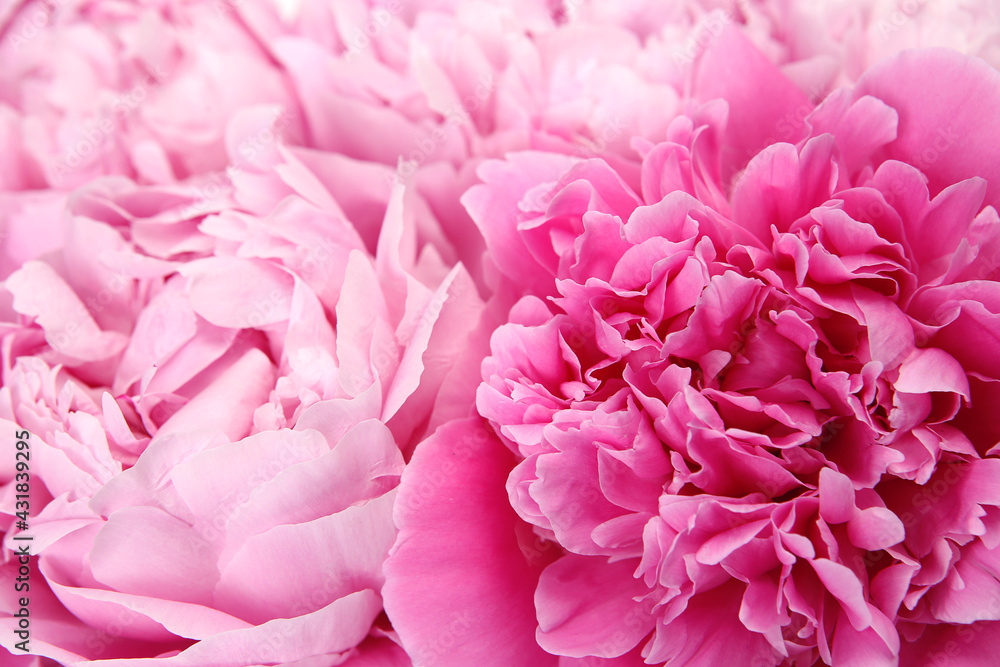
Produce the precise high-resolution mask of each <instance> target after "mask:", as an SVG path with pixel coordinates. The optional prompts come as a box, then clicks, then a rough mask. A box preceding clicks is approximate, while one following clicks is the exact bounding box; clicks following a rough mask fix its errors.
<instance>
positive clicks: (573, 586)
mask: <svg viewBox="0 0 1000 667" xmlns="http://www.w3.org/2000/svg"><path fill="white" fill-rule="evenodd" d="M637 565H638V560H637V559H626V560H621V561H617V562H614V563H608V561H607V559H606V558H603V557H599V556H578V555H576V554H569V555H567V556H564V557H563V558H560V559H559V560H558V561H556V562H555V563H553V564H552V565H549V566H548V567H547V568H545V571H544V572H543V573H542V576H541V579H540V580H539V582H538V590H537V591H536V593H535V605H536V606H537V607H538V623H539V628H538V643H539V644H540V645H541V646H543V647H544V648H545V650H547V651H549V652H551V653H557V654H559V655H567V656H571V657H575V658H580V657H584V656H588V655H593V656H598V657H602V658H615V657H618V656H620V655H623V654H625V653H627V652H629V651H631V650H632V649H633V648H635V646H636V644H638V643H639V642H640V641H641V640H642V639H643V638H644V637H645V636H646V635H647V634H649V632H650V631H651V630H652V629H653V624H654V621H655V617H654V616H653V615H652V614H651V613H649V607H650V603H648V602H643V601H641V597H642V596H643V595H645V594H646V593H648V592H649V589H648V588H647V587H646V585H645V584H644V583H643V582H642V580H641V579H636V578H635V576H634V573H635V570H636V567H637ZM637 598H638V599H637ZM610 619H614V622H613V623H610V622H609V620H610Z"/></svg>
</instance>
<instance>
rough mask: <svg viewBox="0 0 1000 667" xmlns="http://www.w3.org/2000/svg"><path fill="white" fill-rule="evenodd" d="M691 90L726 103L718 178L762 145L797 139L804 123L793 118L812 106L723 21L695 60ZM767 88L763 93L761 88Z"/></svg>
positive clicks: (699, 96) (735, 168)
mask: <svg viewBox="0 0 1000 667" xmlns="http://www.w3.org/2000/svg"><path fill="white" fill-rule="evenodd" d="M694 91H695V96H696V97H697V99H699V100H703V101H706V102H707V101H710V100H714V99H717V98H722V99H724V100H726V102H728V104H729V124H728V125H727V126H726V134H725V139H724V140H723V141H722V145H723V149H722V179H723V182H724V183H725V182H727V181H728V180H729V178H730V177H731V176H732V175H733V173H734V172H736V171H738V170H739V169H741V168H742V167H743V166H744V165H745V164H746V163H747V161H749V159H750V158H751V157H752V156H753V155H755V154H756V153H757V152H758V151H760V150H761V149H762V148H764V147H765V146H767V145H769V144H772V143H774V142H776V141H789V142H794V141H797V140H798V139H799V138H800V137H801V135H802V134H804V129H805V127H804V124H803V123H801V122H797V119H798V118H805V116H806V115H807V114H808V113H809V112H810V111H811V110H812V105H811V104H810V103H809V99H808V98H807V97H806V95H805V94H804V93H803V92H802V91H801V90H799V89H798V88H797V87H796V86H795V84H793V83H792V82H791V81H790V80H789V79H788V78H787V77H786V76H785V75H784V74H782V73H781V71H780V70H779V69H778V68H777V67H776V66H775V65H774V64H773V63H772V62H771V61H770V60H768V59H767V57H766V56H765V55H764V54H763V53H761V52H760V51H759V50H758V49H757V47H756V46H754V45H753V43H752V42H751V41H750V40H749V39H748V38H747V37H746V36H745V35H744V33H743V32H741V31H740V30H738V29H737V28H735V27H733V26H726V27H725V28H723V30H722V31H721V32H720V33H719V34H718V36H717V37H716V38H715V39H714V40H713V41H712V43H711V44H710V45H709V46H708V48H707V49H706V50H705V53H704V54H703V55H702V58H701V61H700V62H699V63H698V67H697V72H696V75H695V84H694ZM761 91H767V94H761Z"/></svg>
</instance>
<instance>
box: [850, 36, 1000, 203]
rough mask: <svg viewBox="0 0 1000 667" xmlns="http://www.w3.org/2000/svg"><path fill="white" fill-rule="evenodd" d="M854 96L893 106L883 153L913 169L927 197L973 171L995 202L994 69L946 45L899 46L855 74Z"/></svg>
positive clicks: (997, 93)
mask: <svg viewBox="0 0 1000 667" xmlns="http://www.w3.org/2000/svg"><path fill="white" fill-rule="evenodd" d="M855 95H856V96H858V97H860V96H863V95H872V96H874V97H877V98H879V99H880V100H882V101H883V102H885V103H886V104H888V105H889V106H890V107H892V108H893V109H895V110H896V111H897V113H898V114H899V136H898V138H897V139H896V140H895V141H894V142H892V143H890V144H889V145H888V146H887V147H886V149H885V152H886V157H888V158H891V159H894V160H899V161H901V162H906V163H909V164H913V165H916V166H917V167H919V168H920V169H921V170H922V171H923V172H924V173H925V174H926V175H927V177H928V179H930V189H931V192H932V194H936V193H938V192H941V191H942V190H943V189H944V188H946V187H947V186H949V185H951V184H952V183H958V182H959V181H964V180H965V179H967V178H972V177H973V176H981V177H983V178H985V179H986V183H987V193H986V203H987V204H991V205H993V206H994V207H998V206H1000V162H997V160H996V151H995V145H996V137H997V136H998V135H1000V116H998V115H997V113H996V110H997V109H1000V73H998V72H997V71H996V70H994V69H993V68H992V67H990V66H989V65H987V64H986V63H985V62H983V61H982V60H979V59H977V58H972V57H970V56H965V55H962V54H960V53H958V52H956V51H951V50H948V49H921V50H914V51H904V52H903V53H901V54H899V55H897V56H894V57H892V58H889V59H887V60H886V61H884V62H883V63H881V64H879V65H877V66H875V67H873V68H872V69H871V70H869V71H868V72H867V73H866V74H865V75H864V76H863V77H861V79H860V80H859V81H858V85H857V87H856V89H855Z"/></svg>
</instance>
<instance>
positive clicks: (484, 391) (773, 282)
mask: <svg viewBox="0 0 1000 667" xmlns="http://www.w3.org/2000/svg"><path fill="white" fill-rule="evenodd" d="M760 90H766V91H768V94H767V95H766V96H761V95H760V94H759V91H760ZM931 91H932V92H931ZM693 93H694V99H695V100H696V101H697V102H698V104H694V105H692V106H691V107H690V110H689V111H688V113H686V114H684V115H682V116H679V117H678V118H676V119H675V120H674V121H673V122H672V123H671V125H670V128H669V130H668V133H667V141H665V142H662V143H658V144H656V143H651V142H646V141H642V140H638V141H636V142H634V144H635V146H636V148H637V149H638V151H639V152H640V154H641V155H642V156H643V162H642V172H641V187H640V189H639V190H636V189H633V188H632V187H630V185H629V182H628V179H627V178H623V176H622V175H621V174H619V173H618V172H617V171H616V170H615V169H614V168H613V167H612V166H610V165H609V164H607V163H606V162H605V161H602V160H599V159H589V160H577V159H573V158H569V157H566V156H562V155H553V154H547V153H540V152H525V153H519V154H513V155H511V156H509V158H508V159H507V160H506V161H491V162H486V163H484V164H483V165H482V166H481V167H480V169H479V175H480V177H481V178H482V180H483V181H484V183H483V184H482V185H478V186H476V187H474V188H472V189H471V190H470V191H469V192H468V193H467V194H466V195H465V197H464V199H463V201H464V203H465V205H466V206H467V208H468V210H469V212H470V214H471V215H472V217H473V219H474V220H475V221H476V223H477V224H478V226H479V228H480V230H481V231H482V233H483V235H484V237H485V238H486V241H487V245H488V248H489V250H490V252H491V256H492V258H493V259H494V261H495V262H496V264H497V266H498V268H499V270H500V271H501V272H502V277H501V278H500V280H499V282H498V290H500V293H501V294H504V293H506V294H511V295H525V294H526V295H527V296H524V297H523V298H521V299H520V300H519V301H517V303H516V305H515V306H514V307H513V308H512V309H511V310H510V313H509V317H508V323H507V324H505V325H503V326H502V327H500V328H499V329H497V330H496V331H495V332H494V333H493V335H492V339H491V350H492V353H491V356H490V357H489V358H488V359H486V361H485V362H484V364H483V368H482V371H483V379H484V382H483V384H482V385H481V386H480V388H479V393H478V400H477V406H478V410H479V412H480V414H481V416H482V417H483V418H484V419H485V420H487V421H488V423H489V425H490V426H491V427H492V429H493V430H494V431H495V433H496V435H493V434H491V433H489V432H488V431H487V429H486V428H485V424H484V423H481V422H477V421H471V422H461V423H455V424H453V425H450V426H449V427H448V428H446V429H442V430H441V431H439V432H438V433H437V434H435V436H433V437H432V438H431V439H429V440H428V441H427V442H425V443H423V444H422V445H421V446H420V447H418V448H417V451H416V454H415V455H414V458H413V460H412V462H411V464H410V465H409V467H408V468H407V470H406V471H405V472H404V475H403V483H402V488H401V490H400V496H399V499H398V502H397V509H396V521H397V524H398V525H399V527H400V533H399V537H398V539H397V542H396V544H395V546H394V547H393V553H392V555H391V556H390V559H389V561H388V562H387V564H386V573H387V577H388V581H387V584H386V588H385V596H386V609H387V611H388V613H389V616H390V618H391V619H392V621H393V625H394V628H395V629H396V630H397V631H398V633H399V635H400V637H401V639H402V641H403V645H404V647H406V649H407V650H408V651H409V652H410V653H411V655H413V656H414V657H415V659H417V660H418V661H421V662H422V663H423V664H427V665H467V664H476V663H486V664H531V665H539V666H544V665H572V664H581V665H584V664H586V665H597V664H608V665H640V664H669V665H686V666H691V667H694V666H705V667H708V666H713V665H719V664H739V665H755V666H756V665H761V666H763V665H768V666H777V665H814V664H828V665H856V664H857V665H860V664H863V665H900V664H902V665H910V664H917V661H918V660H919V659H933V657H934V656H935V655H939V654H940V655H944V656H945V657H946V658H947V657H954V656H959V658H958V659H959V660H961V663H960V664H963V665H984V666H985V665H989V664H992V663H993V651H994V648H993V647H994V645H995V644H997V642H998V640H997V638H998V637H1000V623H998V622H997V621H1000V603H998V602H997V600H998V599H1000V598H998V597H997V595H996V594H995V591H1000V581H998V575H997V572H1000V570H998V561H997V556H996V553H997V552H996V549H997V546H998V544H1000V539H998V535H1000V533H998V532H997V529H996V526H995V525H994V524H995V519H996V518H997V517H1000V496H998V495H997V492H996V489H997V488H998V484H1000V461H998V458H997V455H996V454H997V452H996V448H995V447H996V445H997V442H998V439H1000V438H998V433H997V430H996V429H995V428H994V427H992V426H990V423H991V422H992V421H993V420H992V419H991V417H990V415H991V414H992V412H991V411H995V410H996V392H995V390H994V388H993V387H994V385H996V383H997V382H998V377H1000V375H998V371H1000V366H997V361H996V360H997V359H998V358H1000V357H998V353H1000V351H998V349H997V346H996V342H995V340H994V338H993V337H992V335H991V334H990V333H989V331H990V327H991V326H995V323H994V320H995V318H996V315H995V312H996V307H995V305H994V304H993V300H994V292H995V291H996V290H995V287H996V286H997V284H998V283H997V280H996V276H997V267H998V265H1000V263H998V260H997V257H998V252H1000V245H998V244H1000V219H998V216H997V205H998V204H1000V185H998V184H1000V173H997V170H998V163H997V161H996V160H995V159H994V157H993V156H992V153H991V152H990V151H991V148H990V146H991V145H992V143H993V141H994V139H995V136H996V134H997V132H998V130H1000V128H997V127H996V124H995V123H994V122H993V120H992V119H993V118H994V115H993V114H992V111H991V110H992V109H994V108H995V107H996V106H997V104H1000V75H998V74H997V72H996V71H995V70H993V69H991V68H990V67H988V66H987V65H986V64H985V63H983V62H982V61H980V60H976V59H972V58H968V57H965V56H962V55H960V54H957V53H955V52H952V51H948V50H943V49H931V50H920V51H908V52H904V53H902V54H900V55H898V56H896V57H894V58H891V59H889V60H887V61H886V62H885V63H883V64H881V65H879V66H877V67H875V68H873V69H872V70H870V71H869V72H867V73H866V74H865V75H864V76H863V77H861V79H860V80H859V81H858V84H857V85H856V86H855V87H854V88H853V89H841V90H838V91H836V92H834V93H833V94H832V95H830V96H829V97H827V98H826V99H825V100H824V101H823V103H822V104H820V105H819V106H818V107H816V108H813V106H812V104H811V103H810V102H809V100H808V98H807V97H806V95H804V94H803V93H802V92H801V90H800V89H799V88H798V87H797V86H795V85H794V84H793V83H792V82H791V81H790V80H789V79H787V78H786V77H785V76H784V75H783V74H782V73H781V72H780V71H779V70H778V69H777V68H776V67H775V66H774V65H773V64H772V63H771V62H770V61H769V60H768V59H767V58H766V57H764V56H763V55H762V54H761V53H760V52H759V51H758V50H757V49H756V48H755V47H754V46H752V45H751V43H750V42H749V41H748V40H747V39H746V38H744V37H742V36H741V34H740V33H739V32H738V31H737V30H736V29H734V28H732V27H727V28H724V29H723V30H722V31H721V34H720V35H719V37H718V38H717V39H716V40H714V41H713V42H712V43H711V44H710V45H709V46H708V47H707V48H706V49H705V51H704V53H702V54H701V55H700V57H699V60H698V64H697V65H696V69H695V74H694V81H693ZM802 109H805V111H806V112H805V113H803V114H801V116H800V115H799V114H800V110H802ZM498 438H499V439H498ZM501 443H502V444H501ZM502 445H506V447H503V446H502ZM502 486H503V487H505V489H504V488H502ZM505 496H506V500H507V503H504V502H503V501H504V497H505ZM508 504H509V506H508ZM442 554H443V555H442ZM459 581H461V582H464V583H465V585H464V586H459V585H458V583H457V582H459ZM499 590H509V591H510V593H509V595H507V596H500V595H498V594H497V591H499ZM928 656H929V657H928Z"/></svg>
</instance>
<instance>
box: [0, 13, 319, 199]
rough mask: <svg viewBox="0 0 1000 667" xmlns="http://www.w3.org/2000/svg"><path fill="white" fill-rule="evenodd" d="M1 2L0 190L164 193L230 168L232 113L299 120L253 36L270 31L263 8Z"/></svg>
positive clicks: (277, 72) (295, 129) (281, 81)
mask: <svg viewBox="0 0 1000 667" xmlns="http://www.w3.org/2000/svg"><path fill="white" fill-rule="evenodd" d="M8 4H9V7H10V10H9V11H2V12H0V35H2V39H0V58H2V59H3V62H4V67H3V71H2V72H0V140H2V141H3V145H4V148H5V150H4V154H3V157H2V158H0V189H3V190H16V189H35V188H47V187H54V188H59V189H73V188H76V187H79V186H81V185H84V184H86V183H88V182H89V181H90V180H92V179H94V178H96V177H99V176H103V175H109V174H121V175H126V176H129V177H133V178H135V179H137V180H140V181H142V182H146V183H170V182H173V181H174V180H176V179H183V178H186V177H187V176H190V175H192V174H198V173H203V172H207V171H211V170H217V169H222V168H223V167H225V166H226V150H225V145H224V134H223V133H224V131H225V128H226V125H227V123H228V121H229V119H230V118H231V117H232V116H233V114H234V113H235V112H236V111H238V110H239V109H241V108H243V107H246V106H250V105H255V104H267V103H272V104H283V105H285V106H287V107H288V108H289V109H290V110H291V111H293V112H294V111H296V109H295V104H296V102H295V100H294V98H293V97H292V96H291V95H290V94H289V90H288V86H287V85H286V82H285V81H284V78H283V75H282V73H281V72H280V70H279V69H278V68H277V67H275V66H274V64H273V63H272V62H271V60H270V55H269V54H268V52H267V50H266V48H264V47H263V46H262V45H261V43H260V41H259V39H258V36H257V34H256V32H255V30H254V29H253V28H252V27H249V26H254V25H255V24H256V22H255V21H253V20H251V19H252V18H253V17H257V16H260V15H261V14H263V15H264V16H265V17H270V18H269V19H266V23H275V24H277V18H276V15H275V12H274V10H273V9H271V8H270V7H271V5H270V4H269V3H264V2H257V1H256V0H240V1H239V2H237V3H230V2H228V0H211V1H209V0H204V1H201V2H165V3H131V4H128V3H126V4H122V3H112V2H104V1H101V0H93V1H92V0H80V1H78V0H51V1H49V2H41V1H31V2H25V3H8ZM236 5H238V7H237V6H236ZM299 131H300V129H299V128H298V126H297V125H296V126H294V127H290V128H289V131H288V134H296V133H298V132H299Z"/></svg>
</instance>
